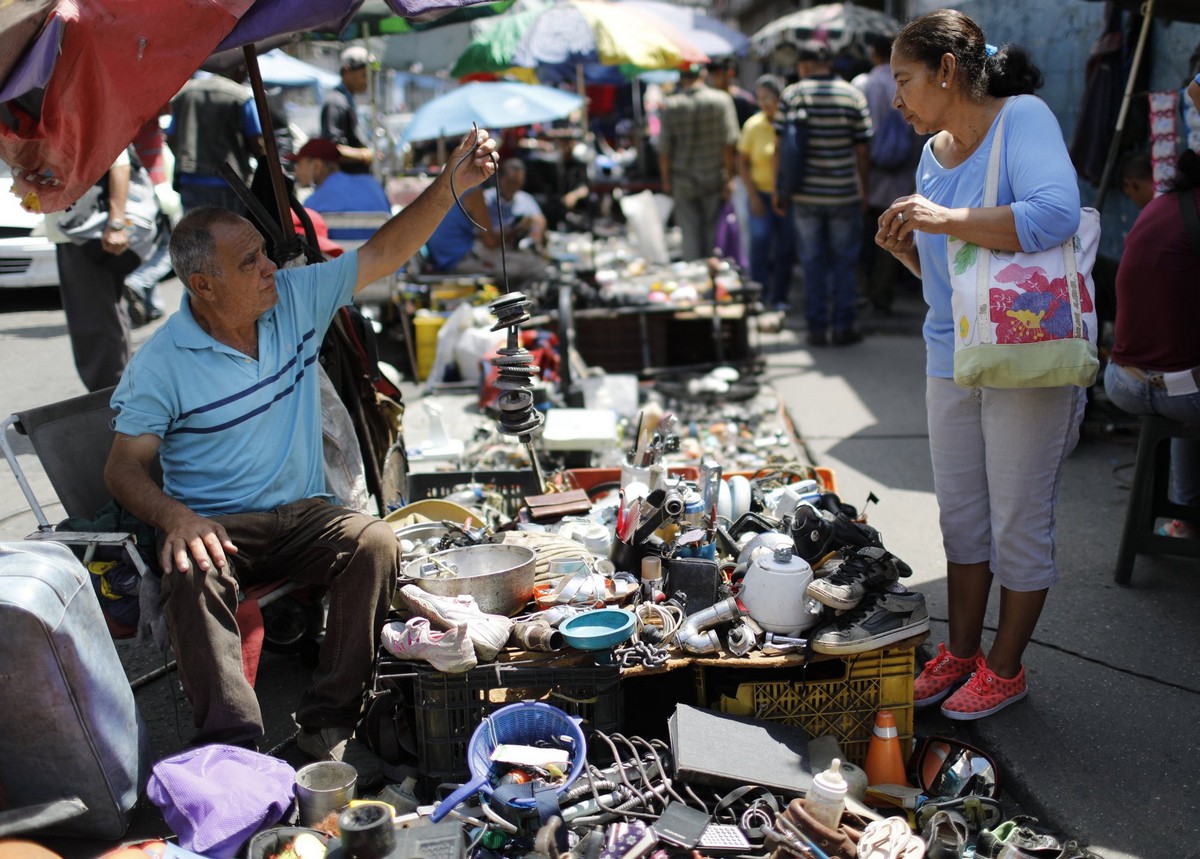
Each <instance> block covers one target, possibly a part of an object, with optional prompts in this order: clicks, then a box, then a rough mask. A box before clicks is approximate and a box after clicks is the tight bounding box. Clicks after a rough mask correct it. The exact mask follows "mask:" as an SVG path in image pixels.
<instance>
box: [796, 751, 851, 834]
mask: <svg viewBox="0 0 1200 859" xmlns="http://www.w3.org/2000/svg"><path fill="white" fill-rule="evenodd" d="M846 791H847V785H846V780H845V779H844V778H842V762H841V761H840V760H839V759H838V758H834V759H833V761H832V762H831V763H830V764H829V769H827V770H825V771H824V772H820V773H817V774H816V775H815V776H813V780H812V787H810V788H809V789H808V793H806V794H805V795H804V810H805V811H807V812H808V813H809V814H810V815H812V817H813V819H814V820H817V821H819V822H820V823H821V824H822V825H823V826H828V827H829V828H830V829H837V828H838V826H840V825H841V822H842V812H843V811H845V810H846Z"/></svg>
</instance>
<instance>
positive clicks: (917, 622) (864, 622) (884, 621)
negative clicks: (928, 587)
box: [809, 591, 929, 656]
mask: <svg viewBox="0 0 1200 859" xmlns="http://www.w3.org/2000/svg"><path fill="white" fill-rule="evenodd" d="M928 631H929V612H928V610H927V609H926V608H925V596H924V594H919V593H916V592H913V591H909V592H906V593H901V594H895V593H887V592H872V593H868V594H867V595H866V596H865V597H864V598H863V601H862V602H861V603H859V604H858V607H857V608H855V609H852V610H851V611H848V612H845V613H844V614H840V615H838V616H837V617H836V618H834V619H833V620H832V621H830V622H829V623H827V624H825V625H824V626H821V627H819V628H818V629H816V630H814V632H813V634H812V636H811V637H810V639H809V640H810V641H811V642H812V649H813V650H815V651H816V652H817V653H828V654H832V655H834V656H842V655H844V654H848V653H863V652H865V651H868V650H876V649H878V648H880V647H886V646H887V645H889V644H894V643H896V642H897V641H903V640H904V639H906V638H911V637H912V636H914V635H920V634H921V633H922V632H928Z"/></svg>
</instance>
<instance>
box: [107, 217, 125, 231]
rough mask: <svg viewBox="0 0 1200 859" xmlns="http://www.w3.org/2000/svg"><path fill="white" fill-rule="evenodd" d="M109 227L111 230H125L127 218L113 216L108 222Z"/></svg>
mask: <svg viewBox="0 0 1200 859" xmlns="http://www.w3.org/2000/svg"><path fill="white" fill-rule="evenodd" d="M108 228H109V229H110V230H115V231H116V232H118V233H120V232H123V231H124V230H125V219H124V218H112V219H111V220H109V222H108Z"/></svg>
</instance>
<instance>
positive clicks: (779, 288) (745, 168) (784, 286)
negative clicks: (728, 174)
mask: <svg viewBox="0 0 1200 859" xmlns="http://www.w3.org/2000/svg"><path fill="white" fill-rule="evenodd" d="M754 88H755V91H756V92H757V95H758V104H759V106H760V107H761V108H762V110H760V111H759V112H758V113H756V114H754V115H753V116H751V117H750V118H749V119H747V120H746V124H745V125H744V126H743V127H742V136H741V138H740V139H739V140H738V175H739V176H740V177H741V180H742V184H743V185H744V186H745V187H746V188H748V189H749V190H750V194H749V211H750V279H751V280H753V281H754V282H756V283H757V284H758V285H759V286H761V287H762V290H763V298H762V301H763V304H764V305H765V306H766V307H769V308H771V309H773V310H779V311H787V310H788V295H789V293H790V292H791V288H792V264H793V262H794V260H795V251H796V248H795V245H796V232H795V225H794V224H793V223H792V207H791V201H790V200H788V201H786V205H785V208H784V211H783V212H776V211H775V207H774V205H773V204H772V198H773V196H774V193H775V146H776V142H777V140H778V138H777V135H776V133H775V116H776V114H777V113H778V112H779V96H780V94H781V93H782V91H783V81H781V80H780V79H779V78H777V77H775V76H774V75H763V76H762V77H760V78H759V79H758V81H757V82H756V83H755V87H754Z"/></svg>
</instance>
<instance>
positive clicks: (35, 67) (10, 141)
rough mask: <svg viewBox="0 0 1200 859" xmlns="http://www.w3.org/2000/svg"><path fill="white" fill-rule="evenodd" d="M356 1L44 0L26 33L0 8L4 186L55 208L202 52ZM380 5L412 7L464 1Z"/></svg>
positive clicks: (314, 23)
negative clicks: (35, 25)
mask: <svg viewBox="0 0 1200 859" xmlns="http://www.w3.org/2000/svg"><path fill="white" fill-rule="evenodd" d="M360 3H361V0H257V2H255V0H176V2H173V3H171V4H167V5H164V4H163V3H162V2H160V0H87V2H82V0H55V2H53V3H52V4H51V5H50V8H49V12H48V14H47V16H46V17H45V18H44V20H43V21H42V25H41V28H40V29H39V30H37V32H36V34H35V35H33V36H30V35H29V32H30V30H31V27H30V25H29V23H28V18H27V17H26V18H22V17H20V16H17V15H11V16H10V15H7V14H6V15H4V16H0V45H3V46H4V49H3V51H2V52H0V55H2V56H12V55H14V54H18V53H19V54H20V57H19V59H17V60H16V62H15V63H14V64H12V65H11V66H10V70H9V73H8V75H7V77H6V78H5V79H3V80H0V93H2V95H3V103H2V104H0V159H2V160H4V161H5V162H7V163H8V164H9V165H10V166H11V167H12V168H13V171H12V172H13V180H14V181H13V191H14V193H16V194H17V195H18V196H19V197H21V199H22V204H23V205H25V206H26V207H27V208H29V209H31V210H33V211H47V212H49V211H58V210H61V209H65V208H66V207H67V206H69V205H71V204H72V203H73V202H75V200H77V199H78V198H79V197H80V195H82V194H83V192H84V191H86V190H87V188H88V187H89V186H91V185H92V184H93V183H94V182H95V181H96V180H97V179H99V178H100V177H101V176H102V175H104V172H105V171H106V170H108V168H109V166H110V165H111V164H112V162H113V161H114V160H115V159H116V157H117V155H118V154H119V153H120V152H121V150H122V149H124V148H125V146H126V145H128V143H129V141H130V140H131V139H132V138H133V136H134V134H135V133H136V132H137V130H138V129H139V128H141V126H142V125H143V124H144V123H145V122H146V120H147V119H149V118H150V117H152V116H156V115H157V114H158V112H159V110H160V109H161V108H162V106H163V105H165V104H166V103H167V102H168V101H170V99H171V97H172V96H174V95H175V93H176V92H178V91H179V88H180V87H181V86H182V85H183V84H184V82H186V81H187V79H188V78H189V77H190V76H191V75H192V73H193V72H195V71H196V69H198V68H199V67H200V64H201V63H202V62H203V61H204V60H205V59H206V58H207V57H208V56H209V55H210V54H211V53H213V52H214V51H216V50H218V49H224V48H234V47H238V46H241V45H246V44H250V43H252V42H256V41H259V40H261V39H265V38H268V37H270V36H274V35H278V34H279V33H281V32H290V31H295V30H303V29H311V28H315V27H318V26H321V27H329V26H333V27H341V26H344V24H343V22H344V21H346V20H348V19H349V17H350V16H351V15H352V14H353V12H354V10H355V9H356V8H357V7H358V5H359V4H360ZM11 5H12V4H0V6H2V7H5V8H7V7H9V6H11ZM388 5H389V6H390V7H391V8H392V9H393V10H395V11H396V12H397V13H398V14H401V15H413V16H415V15H425V14H432V13H434V12H436V11H438V10H441V9H452V8H457V7H461V6H467V5H472V2H471V0H388ZM251 12H253V14H251ZM331 22H332V23H331Z"/></svg>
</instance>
